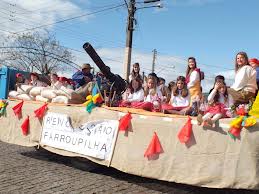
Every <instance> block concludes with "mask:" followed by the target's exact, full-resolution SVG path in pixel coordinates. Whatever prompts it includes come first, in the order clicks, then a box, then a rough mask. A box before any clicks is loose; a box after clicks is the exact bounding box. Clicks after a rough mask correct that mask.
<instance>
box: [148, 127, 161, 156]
mask: <svg viewBox="0 0 259 194" xmlns="http://www.w3.org/2000/svg"><path fill="white" fill-rule="evenodd" d="M162 151H163V149H162V146H161V144H160V141H159V139H158V136H157V134H156V132H154V135H153V137H152V140H151V142H150V144H149V146H148V148H147V150H146V152H145V154H144V157H150V156H152V155H154V154H160V153H162Z"/></svg>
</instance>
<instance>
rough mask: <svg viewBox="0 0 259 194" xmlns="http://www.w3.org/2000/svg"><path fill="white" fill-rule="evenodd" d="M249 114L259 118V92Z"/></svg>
mask: <svg viewBox="0 0 259 194" xmlns="http://www.w3.org/2000/svg"><path fill="white" fill-rule="evenodd" d="M249 115H251V116H254V117H256V118H259V93H257V96H256V99H255V101H254V103H253V106H252V108H251V110H250V111H249Z"/></svg>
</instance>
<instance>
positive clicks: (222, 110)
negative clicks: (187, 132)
mask: <svg viewBox="0 0 259 194" xmlns="http://www.w3.org/2000/svg"><path fill="white" fill-rule="evenodd" d="M208 102H209V106H208V108H207V110H206V111H205V115H204V116H202V115H201V114H199V115H198V117H197V121H198V125H201V124H203V125H206V124H207V125H209V126H212V127H215V123H216V121H217V120H219V119H221V118H226V117H231V115H230V113H229V112H228V111H227V110H228V109H230V108H231V106H232V105H233V98H232V96H231V95H230V94H228V92H227V86H226V84H225V82H223V83H221V82H219V81H217V82H216V83H215V85H214V88H213V90H212V91H211V93H210V94H209V96H208Z"/></svg>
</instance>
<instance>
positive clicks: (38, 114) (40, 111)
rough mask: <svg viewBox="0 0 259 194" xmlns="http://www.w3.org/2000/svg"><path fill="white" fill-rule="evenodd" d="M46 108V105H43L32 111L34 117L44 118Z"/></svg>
mask: <svg viewBox="0 0 259 194" xmlns="http://www.w3.org/2000/svg"><path fill="white" fill-rule="evenodd" d="M47 106H48V104H47V103H45V104H44V105H43V106H41V107H40V108H38V109H37V110H35V111H34V113H35V117H37V118H39V119H41V118H42V117H43V116H44V114H45V111H46V109H47Z"/></svg>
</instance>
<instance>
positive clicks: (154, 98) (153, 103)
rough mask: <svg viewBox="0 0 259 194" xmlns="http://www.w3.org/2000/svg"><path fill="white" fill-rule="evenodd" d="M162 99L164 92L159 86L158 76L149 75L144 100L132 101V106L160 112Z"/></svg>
mask: <svg viewBox="0 0 259 194" xmlns="http://www.w3.org/2000/svg"><path fill="white" fill-rule="evenodd" d="M161 99H162V93H161V91H160V90H159V89H158V88H157V78H156V77H155V76H149V77H148V79H147V85H146V87H145V89H144V102H132V103H131V107H132V108H138V109H144V110H148V111H153V112H159V111H160V103H161Z"/></svg>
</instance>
